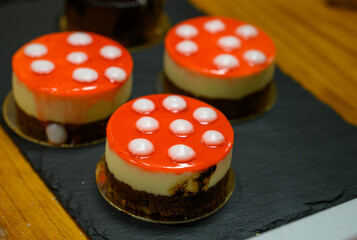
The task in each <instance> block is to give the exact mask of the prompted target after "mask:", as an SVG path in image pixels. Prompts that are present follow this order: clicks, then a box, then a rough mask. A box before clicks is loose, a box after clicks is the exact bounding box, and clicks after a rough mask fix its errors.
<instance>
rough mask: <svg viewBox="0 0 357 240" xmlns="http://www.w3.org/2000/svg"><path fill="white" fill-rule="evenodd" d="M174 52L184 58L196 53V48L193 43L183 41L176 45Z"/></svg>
mask: <svg viewBox="0 0 357 240" xmlns="http://www.w3.org/2000/svg"><path fill="white" fill-rule="evenodd" d="M176 51H178V52H179V53H181V54H182V55H185V56H190V55H191V54H192V53H195V52H197V51H198V46H197V44H196V43H195V42H194V41H191V40H184V41H181V42H179V43H178V44H177V45H176Z"/></svg>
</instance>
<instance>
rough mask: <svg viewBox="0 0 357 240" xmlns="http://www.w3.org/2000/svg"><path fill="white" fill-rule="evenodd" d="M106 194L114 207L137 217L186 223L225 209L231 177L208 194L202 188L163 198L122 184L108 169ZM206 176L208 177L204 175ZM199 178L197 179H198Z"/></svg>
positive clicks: (217, 184)
mask: <svg viewBox="0 0 357 240" xmlns="http://www.w3.org/2000/svg"><path fill="white" fill-rule="evenodd" d="M105 171H106V186H105V187H106V190H107V194H108V195H109V198H110V200H111V202H112V203H114V204H115V205H116V206H119V207H120V208H121V209H122V210H124V211H127V212H128V213H131V214H134V215H136V216H141V217H144V218H149V219H155V220H157V221H184V220H187V219H194V218H197V217H201V216H204V215H205V214H207V213H210V212H212V211H214V210H215V209H217V208H218V207H219V206H220V205H222V204H223V203H224V202H225V200H226V198H227V195H228V190H227V181H228V173H229V172H226V174H225V175H224V176H223V178H222V179H220V181H218V182H217V183H216V184H215V185H214V186H212V187H211V188H209V189H207V190H203V189H202V188H200V190H199V191H197V192H195V193H189V192H186V191H185V190H184V189H177V191H175V192H174V193H173V194H172V195H171V196H162V195H158V194H152V193H148V192H146V191H138V190H135V189H133V188H132V187H131V186H130V185H128V184H126V183H124V182H122V181H119V180H117V179H116V178H115V176H114V175H113V174H112V173H111V172H110V171H109V169H108V168H107V165H106V170H105ZM205 172H206V173H208V174H206V175H205ZM205 172H204V173H203V174H202V175H201V176H202V177H201V180H202V181H200V180H198V182H201V183H203V182H204V181H205V178H206V176H207V175H209V172H210V169H208V170H207V171H205ZM199 177H200V176H198V178H199Z"/></svg>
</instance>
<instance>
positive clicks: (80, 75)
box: [72, 68, 98, 82]
mask: <svg viewBox="0 0 357 240" xmlns="http://www.w3.org/2000/svg"><path fill="white" fill-rule="evenodd" d="M72 78H73V79H74V80H76V81H78V82H93V81H95V80H97V79H98V73H97V71H95V70H93V69H91V68H77V69H76V70H74V71H73V73H72Z"/></svg>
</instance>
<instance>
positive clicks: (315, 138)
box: [0, 0, 357, 239]
mask: <svg viewBox="0 0 357 240" xmlns="http://www.w3.org/2000/svg"><path fill="white" fill-rule="evenodd" d="M8 2H10V1H8ZM3 3H5V2H2V3H0V63H1V64H0V72H1V75H2V78H1V81H0V84H1V88H0V99H1V102H2V101H3V100H4V98H5V96H6V94H7V93H8V92H9V91H10V90H11V80H10V79H11V57H12V54H13V53H14V52H15V51H16V50H17V49H18V48H19V47H20V46H21V45H23V44H25V43H26V42H28V41H30V40H32V39H33V38H35V37H38V36H40V35H42V34H45V33H49V32H54V31H58V18H59V16H60V14H61V11H62V7H63V6H62V4H63V3H62V2H61V1H58V0H36V1H12V2H10V3H8V4H3ZM166 12H167V14H168V15H169V17H170V19H171V22H172V24H175V23H177V22H179V21H182V20H184V19H186V18H189V17H194V16H198V15H202V13H200V12H199V11H197V10H196V9H194V8H193V7H192V6H191V5H190V4H189V3H188V2H186V1H183V0H168V1H167V3H166ZM162 54H163V45H162V43H161V44H158V45H156V46H154V47H152V48H149V49H147V50H145V51H142V52H136V53H134V54H133V57H134V63H135V65H134V66H135V67H134V90H133V95H132V97H133V98H135V97H139V96H143V95H147V94H152V93H155V92H156V81H157V75H158V73H159V72H160V71H161V68H162ZM275 81H276V85H277V89H278V100H277V102H276V104H275V106H274V108H273V109H272V110H271V111H270V112H268V113H267V114H265V115H264V116H262V117H260V118H257V119H255V120H252V121H248V122H244V123H236V124H233V128H234V131H235V143H234V154H233V162H232V167H233V169H234V171H235V174H236V189H235V192H234V194H233V196H232V198H231V199H230V201H229V202H228V203H227V204H226V205H225V206H224V207H223V208H222V209H221V210H220V211H218V212H217V213H215V214H214V215H212V216H210V217H208V218H205V219H202V220H200V221H197V222H192V223H187V224H180V225H163V224H153V223H147V222H142V221H139V220H136V219H133V218H131V217H129V216H127V215H125V214H123V213H121V212H118V211H117V210H115V209H114V208H112V207H111V206H110V205H109V204H108V203H107V202H106V201H105V200H104V199H103V198H102V196H101V195H100V193H99V192H98V190H97V186H96V184H95V178H94V172H95V167H96V164H97V162H98V161H99V159H100V157H101V156H102V155H103V153H104V143H101V144H98V145H94V146H90V147H83V148H74V149H58V148H49V147H44V146H40V145H36V144H34V143H31V142H27V141H26V140H23V139H22V138H20V137H18V136H17V135H16V134H14V133H13V132H12V131H11V130H9V129H8V128H7V126H6V124H5V123H4V121H3V119H1V124H2V126H3V127H4V128H5V130H6V131H7V132H8V134H9V135H10V137H11V138H12V139H13V140H14V142H15V143H16V144H17V145H18V146H19V148H20V150H21V152H22V153H23V154H24V156H25V157H26V159H28V161H29V162H30V163H31V164H32V166H33V168H34V169H35V171H36V172H38V173H39V175H40V176H41V177H42V179H43V180H44V181H45V183H46V184H47V185H48V186H49V188H50V189H51V190H52V191H53V192H54V193H55V195H56V196H57V198H58V199H59V201H60V202H61V203H62V204H63V206H64V207H65V208H66V209H67V211H68V212H69V213H70V214H71V215H72V216H73V217H74V219H75V220H76V221H77V222H78V223H79V225H80V226H81V227H82V228H83V229H84V231H85V232H86V233H87V234H88V236H89V237H90V238H92V239H243V238H247V237H251V236H254V235H255V234H256V233H261V232H264V231H267V230H269V229H272V228H274V227H277V226H281V225H283V224H285V223H288V222H291V221H293V220H296V219H298V218H301V217H304V216H307V215H310V214H312V213H314V212H317V211H320V210H323V209H326V208H329V207H331V206H335V205H337V204H339V203H342V202H345V201H347V200H350V199H353V198H355V197H356V196H357V174H356V172H357V128H356V127H354V126H352V125H350V124H348V123H346V122H345V121H343V120H342V119H341V117H340V116H339V115H337V114H336V113H335V112H334V111H333V110H332V109H331V108H329V107H328V106H326V105H325V104H323V103H321V102H319V101H318V100H317V99H316V98H315V97H314V96H312V95H311V94H310V93H309V92H307V91H305V90H304V89H303V88H301V87H300V85H298V84H297V83H296V82H294V81H293V80H292V79H291V78H290V77H289V76H286V75H285V74H284V73H282V72H281V71H280V70H279V69H277V71H276V75H275ZM0 201H1V199H0Z"/></svg>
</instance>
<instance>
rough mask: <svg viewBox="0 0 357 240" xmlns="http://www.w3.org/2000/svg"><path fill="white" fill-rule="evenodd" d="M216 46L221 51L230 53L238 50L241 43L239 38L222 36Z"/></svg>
mask: <svg viewBox="0 0 357 240" xmlns="http://www.w3.org/2000/svg"><path fill="white" fill-rule="evenodd" d="M217 44H218V46H220V47H221V48H222V49H223V50H226V51H231V50H233V49H237V48H239V47H240V46H241V44H242V43H241V41H240V40H239V38H237V37H235V36H224V37H221V38H219V39H218V41H217Z"/></svg>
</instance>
